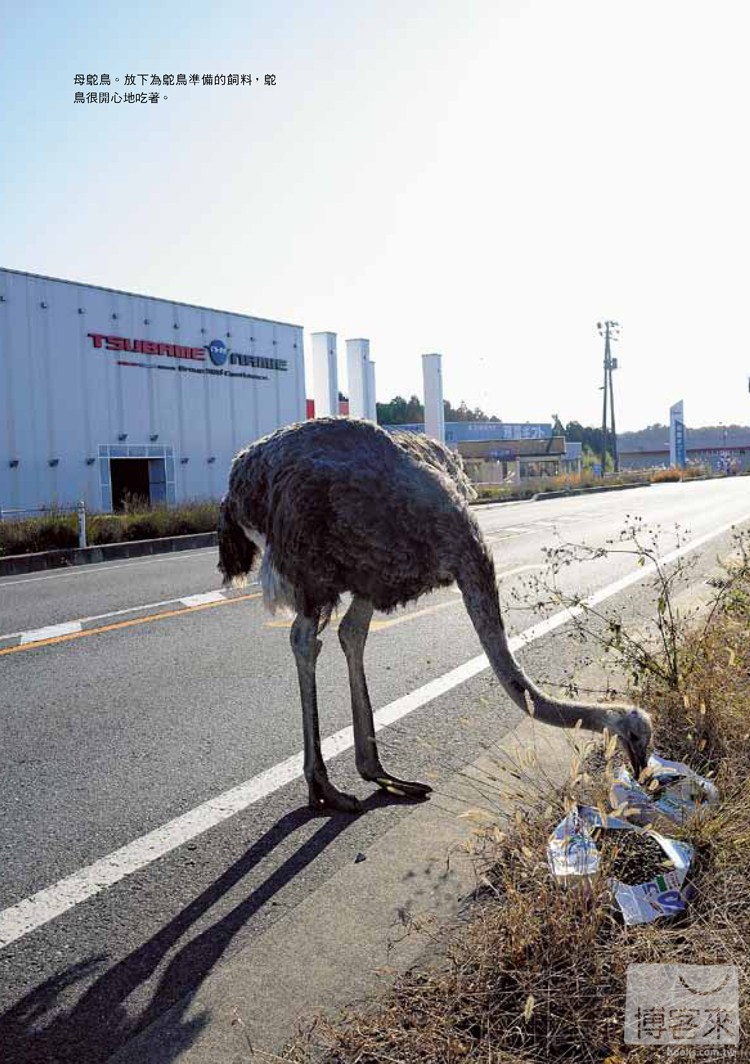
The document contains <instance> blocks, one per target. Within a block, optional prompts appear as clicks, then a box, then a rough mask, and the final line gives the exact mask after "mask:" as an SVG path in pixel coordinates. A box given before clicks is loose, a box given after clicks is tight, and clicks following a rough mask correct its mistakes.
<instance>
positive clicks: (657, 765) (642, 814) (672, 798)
mask: <svg viewBox="0 0 750 1064" xmlns="http://www.w3.org/2000/svg"><path fill="white" fill-rule="evenodd" d="M648 768H649V769H650V770H651V779H652V780H656V781H657V782H658V783H659V785H660V789H659V790H658V791H657V792H656V793H654V792H653V791H651V790H649V786H648V784H646V786H645V787H644V786H642V785H641V784H640V783H638V781H637V780H635V779H634V778H633V777H632V776H631V774H630V772H628V770H627V769H626V768H621V769H620V770H619V772H618V773H617V775H616V777H615V781H614V783H613V784H612V790H611V791H610V801H611V802H612V806H613V807H614V808H615V809H618V810H619V809H624V808H627V813H625V812H623V815H624V816H627V818H628V819H629V820H632V821H633V822H634V823H636V824H650V823H651V822H652V821H653V820H654V819H656V817H657V816H658V815H659V814H661V815H662V816H665V817H666V818H667V819H668V820H671V821H672V822H673V823H676V824H682V823H683V821H685V820H687V819H688V818H689V817H691V816H693V815H694V814H695V813H698V812H700V810H701V808H702V807H703V806H705V805H707V804H709V803H712V802H716V801H718V799H719V792H718V790H717V788H716V786H715V784H713V783H711V781H710V780H707V779H706V778H705V776H699V775H698V773H697V772H694V771H693V769H691V768H690V766H689V765H685V764H683V762H682V761H668V760H667V759H666V758H665V757H660V756H659V754H652V755H651V757H650V758H649V759H648Z"/></svg>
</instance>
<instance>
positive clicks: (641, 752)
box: [624, 742, 648, 779]
mask: <svg viewBox="0 0 750 1064" xmlns="http://www.w3.org/2000/svg"><path fill="white" fill-rule="evenodd" d="M624 746H625V751H626V753H627V755H628V757H629V758H630V764H631V765H632V766H633V775H634V776H635V778H636V779H640V776H641V772H643V770H644V768H645V767H646V765H647V764H648V757H647V756H646V750H645V749H643V747H642V746H641V744H640V743H638V744H636V743H631V742H626V743H625V744H624Z"/></svg>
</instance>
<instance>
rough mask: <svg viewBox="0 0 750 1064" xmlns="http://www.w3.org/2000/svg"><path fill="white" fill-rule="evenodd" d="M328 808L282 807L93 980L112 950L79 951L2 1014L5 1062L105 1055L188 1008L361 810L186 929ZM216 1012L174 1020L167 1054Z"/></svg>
mask: <svg viewBox="0 0 750 1064" xmlns="http://www.w3.org/2000/svg"><path fill="white" fill-rule="evenodd" d="M397 803H398V804H400V801H399V800H398V799H394V798H392V797H391V796H389V795H386V794H384V793H383V792H378V793H376V794H373V795H371V796H370V797H369V798H368V799H367V800H366V801H365V802H363V810H364V811H367V810H369V809H374V808H377V807H379V806H383V805H391V804H397ZM319 817H320V814H318V813H316V812H314V811H311V810H310V809H308V808H303V809H297V810H295V811H294V812H292V813H288V814H287V815H286V816H284V817H282V818H281V820H279V821H277V823H276V824H274V826H273V827H272V828H270V829H269V830H268V831H267V832H266V833H265V834H264V835H263V836H261V838H259V839H258V840H257V842H255V843H253V845H252V846H251V847H250V849H249V850H247V852H246V853H245V854H243V855H242V857H240V858H239V859H238V860H237V861H235V863H234V864H233V865H231V866H230V867H229V868H228V869H227V870H226V871H225V872H223V873H222V875H221V876H219V878H218V879H217V880H216V881H215V882H214V883H212V884H211V886H210V887H208V888H207V889H206V890H204V891H203V892H202V893H201V894H200V895H198V897H196V898H195V899H194V900H193V901H191V902H190V904H189V905H187V906H186V907H185V908H184V909H183V910H182V911H181V912H180V913H178V914H177V915H176V916H175V917H174V918H173V919H172V920H170V922H169V923H168V924H166V926H165V927H163V928H162V929H161V930H160V931H159V932H158V933H157V934H155V935H153V936H152V937H151V938H150V939H149V940H148V941H147V942H144V943H143V945H141V946H139V947H138V949H136V950H134V951H133V952H132V953H130V954H128V955H127V956H126V957H124V958H123V959H122V960H120V961H118V962H117V963H116V964H114V965H113V966H112V967H109V968H107V969H106V970H105V971H103V972H101V974H100V975H99V976H98V977H96V978H95V980H94V982H93V983H90V981H91V979H92V978H93V977H94V975H95V973H96V972H97V970H99V969H101V968H102V966H103V965H105V964H106V963H107V957H106V955H103V954H102V955H99V956H96V957H89V958H87V959H86V960H83V961H79V962H78V963H76V964H73V965H71V966H70V967H69V968H67V969H66V970H65V971H64V972H60V973H57V974H55V975H53V976H51V977H50V978H49V979H47V980H46V981H45V982H43V983H42V984H40V985H39V986H37V987H35V988H34V989H33V990H32V991H30V992H29V993H28V994H26V995H25V996H24V997H23V998H21V1000H20V1001H18V1002H17V1004H15V1005H14V1006H13V1007H12V1008H10V1009H9V1010H8V1011H7V1012H5V1013H4V1014H2V1016H0V1060H1V1061H2V1064H102V1062H103V1061H106V1060H107V1059H108V1058H109V1057H110V1056H111V1055H112V1054H114V1053H115V1052H116V1051H117V1050H118V1049H120V1048H121V1047H122V1046H123V1045H124V1044H125V1043H126V1042H128V1041H129V1040H130V1039H132V1038H133V1037H135V1035H137V1034H138V1033H140V1032H141V1031H143V1030H145V1028H147V1027H148V1026H149V1025H150V1024H152V1023H153V1022H154V1021H155V1020H157V1019H158V1017H159V1016H161V1015H162V1014H163V1013H164V1012H165V1011H166V1010H167V1009H169V1008H171V1007H172V1006H173V1005H175V1004H177V1003H178V1002H180V1003H181V1004H182V1006H183V1011H185V1010H187V1008H188V1006H189V1005H190V1001H191V999H192V995H193V993H194V992H195V991H196V990H197V989H198V987H199V986H200V985H201V983H202V982H203V980H204V979H205V978H206V976H207V975H208V974H209V973H210V972H211V970H212V969H213V967H214V966H215V965H216V964H217V962H218V961H219V960H220V959H221V956H222V954H223V953H224V951H225V950H226V949H227V947H228V946H229V945H230V943H231V942H232V940H233V938H234V937H235V935H237V933H238V932H239V931H241V930H242V928H243V927H244V926H245V925H246V924H247V921H248V920H249V919H250V918H251V917H252V916H253V915H254V914H255V913H256V912H257V911H258V910H259V909H260V908H261V907H262V906H263V905H265V904H266V903H267V902H268V901H269V900H270V899H271V898H272V897H273V896H274V894H276V893H277V891H279V890H281V889H282V887H284V886H285V885H286V884H287V883H289V882H290V881H291V880H293V879H294V877H295V876H296V875H298V874H299V873H300V872H301V871H303V870H304V869H305V868H306V867H307V866H308V865H309V864H310V863H311V862H312V861H314V860H315V858H316V857H318V855H319V854H320V853H322V852H323V850H324V849H325V848H326V847H327V846H329V845H330V844H331V843H332V842H333V841H334V840H335V839H336V838H337V837H338V836H339V835H341V834H342V833H343V832H344V831H346V829H347V828H348V827H349V826H350V825H351V824H353V823H354V819H355V818H352V817H351V816H348V815H346V814H334V815H330V816H326V819H325V821H324V823H323V824H322V825H321V827H319V828H318V830H317V831H316V832H315V833H314V834H313V835H312V836H311V837H310V838H309V839H308V840H307V841H306V842H305V843H303V844H302V845H301V846H300V847H299V849H298V850H296V851H295V852H294V853H293V854H292V855H291V856H290V857H288V858H287V859H286V860H285V861H284V863H283V864H281V865H280V866H279V867H278V868H277V869H275V871H274V872H272V874H271V875H270V876H269V877H268V878H267V879H266V880H265V881H264V882H263V883H262V884H261V885H260V886H258V887H257V888H256V889H255V890H254V891H253V892H252V893H251V894H250V895H248V897H247V898H245V899H244V900H243V901H242V902H240V904H239V905H237V906H235V908H234V909H232V910H230V911H229V912H228V913H227V914H226V915H225V916H223V917H222V918H221V919H220V920H218V921H217V922H216V923H215V924H212V925H211V926H210V927H209V928H207V929H206V930H205V931H202V932H201V933H200V934H199V935H196V936H195V937H194V938H192V939H190V940H189V941H188V942H186V943H185V944H184V945H182V946H179V947H178V944H179V941H180V939H181V938H182V937H183V936H184V935H186V934H187V932H188V931H189V930H190V928H191V927H192V926H193V925H194V924H195V923H196V922H197V921H198V920H199V919H200V918H201V917H202V916H203V915H204V914H205V913H206V912H207V911H208V910H209V909H210V908H211V907H212V906H213V905H214V904H216V902H218V901H219V900H220V899H221V898H222V897H223V896H224V895H225V894H227V893H228V892H229V891H230V890H231V889H232V888H233V887H234V886H235V885H236V884H237V883H238V882H239V881H240V880H241V879H242V878H243V877H244V876H245V875H247V874H248V872H250V871H251V870H252V869H253V868H254V867H255V866H256V865H257V864H258V863H259V862H260V861H261V860H263V859H264V858H265V857H267V856H268V855H269V854H270V853H272V852H273V850H274V849H275V848H276V847H277V846H279V845H280V844H281V843H282V842H283V841H284V840H285V839H287V838H289V837H290V836H291V835H292V834H293V833H294V832H296V831H298V830H299V829H300V828H302V827H303V826H304V825H306V824H309V823H310V821H312V820H315V819H318V818H319ZM174 947H178V948H177V950H176V952H175V953H174V956H173V957H172V959H171V960H170V961H169V963H168V965H167V967H166V968H165V970H164V972H163V974H162V975H161V977H160V978H159V982H158V985H157V987H156V989H155V991H154V993H153V995H152V997H151V999H150V1001H149V1003H148V1005H147V1006H146V1007H145V1008H144V1009H142V1010H141V1011H140V1012H139V1013H138V1014H137V1015H131V1014H130V1013H129V1011H128V1009H127V1007H126V1002H127V1000H128V998H129V997H130V996H131V995H132V994H133V993H134V991H136V990H137V989H138V987H140V986H141V985H142V984H143V983H145V982H146V981H147V980H149V979H150V978H151V977H152V976H153V974H154V972H155V971H156V969H157V967H158V966H159V964H160V963H161V962H162V961H163V960H164V959H165V958H166V956H167V954H168V953H169V952H170V951H171V950H172V949H173V948H174ZM89 983H90V985H88V986H87V988H86V989H85V990H84V992H83V993H82V995H81V996H80V998H79V999H78V1001H77V1002H76V1003H75V1004H74V1005H73V1006H72V1007H70V1008H68V1009H65V1008H64V1007H61V1005H60V997H61V996H62V997H65V998H67V997H69V996H70V995H71V994H73V993H74V992H75V989H74V988H75V987H76V986H77V985H78V986H81V987H83V986H85V985H87V984H89ZM208 1022H209V1021H208V1017H207V1016H205V1015H203V1016H199V1017H196V1018H192V1019H190V1020H184V1021H180V1020H179V1019H178V1018H177V1017H176V1018H175V1022H174V1024H172V1025H171V1026H170V1030H169V1038H168V1042H169V1044H168V1045H166V1044H164V1045H163V1046H162V1047H160V1053H159V1064H168V1062H169V1061H171V1060H174V1059H175V1057H176V1056H177V1054H178V1053H180V1052H182V1051H183V1050H185V1049H186V1048H188V1047H189V1046H190V1045H191V1044H192V1042H193V1041H194V1039H195V1037H196V1036H197V1035H198V1034H199V1033H200V1031H201V1030H202V1028H203V1027H205V1026H206V1024H207V1023H208Z"/></svg>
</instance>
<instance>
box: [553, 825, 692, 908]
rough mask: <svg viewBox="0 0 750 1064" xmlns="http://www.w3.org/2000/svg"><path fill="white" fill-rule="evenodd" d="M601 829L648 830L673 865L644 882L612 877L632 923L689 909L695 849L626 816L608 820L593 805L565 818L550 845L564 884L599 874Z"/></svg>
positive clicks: (555, 872)
mask: <svg viewBox="0 0 750 1064" xmlns="http://www.w3.org/2000/svg"><path fill="white" fill-rule="evenodd" d="M596 828H606V829H608V830H619V831H628V832H631V831H632V832H636V833H638V834H641V835H643V834H647V835H648V837H649V838H651V839H654V840H655V841H656V842H657V843H658V844H659V846H660V847H661V848H662V850H663V851H664V859H665V861H666V860H669V861H671V862H672V864H673V866H674V867H673V868H670V869H667V868H665V869H664V871H663V872H660V873H658V874H657V875H655V876H653V877H652V878H651V879H649V880H647V881H645V882H643V883H636V884H632V883H622V882H621V881H620V880H618V879H614V878H610V880H609V883H610V886H611V888H612V891H613V894H614V898H615V902H616V904H617V906H618V908H619V909H620V912H621V913H622V917H623V920H624V922H625V923H626V924H645V923H650V922H651V921H653V920H656V919H658V918H659V917H660V916H674V915H676V914H677V913H680V912H683V911H684V909H685V904H686V898H687V891H686V882H685V881H686V877H687V873H688V869H689V868H690V864H691V862H692V859H693V853H694V851H693V847H692V846H690V845H689V844H688V843H685V842H680V841H678V840H677V839H670V838H666V837H665V836H663V835H659V834H657V832H655V831H649V832H647V833H645V832H642V831H640V829H638V828H636V827H634V826H633V824H629V823H628V822H627V821H626V820H620V819H618V818H617V817H613V816H608V817H607V818H606V820H605V818H604V817H603V816H602V815H601V813H600V812H599V810H598V809H594V808H593V807H592V806H585V805H584V806H577V807H576V808H575V809H574V810H572V811H571V812H570V813H568V815H567V816H566V817H565V818H564V819H563V820H561V821H560V823H559V824H558V825H557V827H556V828H555V830H554V832H553V833H552V836H551V838H550V840H549V843H548V846H547V861H548V863H549V866H550V870H551V872H552V874H553V876H555V878H556V879H558V880H559V881H560V882H574V881H576V880H581V879H585V878H586V877H591V876H593V875H594V874H595V873H596V872H597V870H598V868H599V862H600V860H601V854H600V852H599V849H598V847H597V843H596V840H595V839H594V836H593V834H592V832H593V831H594V830H595V829H596Z"/></svg>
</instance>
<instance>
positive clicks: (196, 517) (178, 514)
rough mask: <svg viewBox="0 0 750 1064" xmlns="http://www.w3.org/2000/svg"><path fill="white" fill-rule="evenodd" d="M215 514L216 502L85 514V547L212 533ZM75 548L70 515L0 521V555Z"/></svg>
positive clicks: (74, 527) (73, 516)
mask: <svg viewBox="0 0 750 1064" xmlns="http://www.w3.org/2000/svg"><path fill="white" fill-rule="evenodd" d="M218 512H219V507H218V503H216V502H203V501H196V502H187V503H183V504H181V505H180V506H153V507H149V506H142V507H136V508H130V509H129V511H128V512H126V513H117V514H89V515H88V517H87V521H86V536H87V541H88V544H89V546H96V545H97V544H100V543H123V542H126V541H129V540H136V539H157V538H159V537H162V536H186V535H190V534H191V533H196V532H215V531H216V522H217V518H218ZM77 546H78V518H77V516H76V514H74V513H62V512H59V513H58V512H56V511H50V513H48V514H44V515H43V516H41V517H30V518H26V519H24V520H9V521H0V556H4V555H5V556H8V555H13V554H33V553H36V552H37V551H45V550H57V549H60V548H64V547H77Z"/></svg>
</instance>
